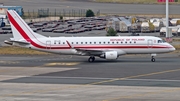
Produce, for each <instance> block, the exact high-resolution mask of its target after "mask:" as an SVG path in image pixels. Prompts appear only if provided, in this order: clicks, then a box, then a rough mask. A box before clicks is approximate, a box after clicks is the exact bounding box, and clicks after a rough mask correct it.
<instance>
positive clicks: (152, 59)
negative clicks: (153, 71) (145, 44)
mask: <svg viewBox="0 0 180 101" xmlns="http://www.w3.org/2000/svg"><path fill="white" fill-rule="evenodd" d="M155 56H156V54H151V62H155V61H156V59H155V58H154V57H155Z"/></svg>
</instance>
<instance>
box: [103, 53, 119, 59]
mask: <svg viewBox="0 0 180 101" xmlns="http://www.w3.org/2000/svg"><path fill="white" fill-rule="evenodd" d="M101 58H105V59H107V60H115V59H117V58H118V53H117V52H116V51H109V52H105V53H104V54H103V55H102V56H101Z"/></svg>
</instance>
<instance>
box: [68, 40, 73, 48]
mask: <svg viewBox="0 0 180 101" xmlns="http://www.w3.org/2000/svg"><path fill="white" fill-rule="evenodd" d="M66 42H67V44H68V46H69V47H70V48H74V47H72V46H71V44H70V43H69V42H68V41H67V40H66Z"/></svg>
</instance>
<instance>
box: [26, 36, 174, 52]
mask: <svg viewBox="0 0 180 101" xmlns="http://www.w3.org/2000/svg"><path fill="white" fill-rule="evenodd" d="M159 40H162V39H160V38H158V37H149V36H148V37H146V36H145V37H144V36H141V37H140V36H132V37H129V36H126V37H124V36H119V37H48V38H36V37H35V38H33V39H32V42H31V44H30V45H28V46H25V47H29V48H32V49H36V50H41V51H46V52H51V53H57V54H70V55H82V54H79V53H78V52H77V51H76V49H84V50H86V49H87V50H101V51H117V53H118V55H122V54H147V53H164V52H171V51H173V50H175V49H174V47H173V46H171V45H170V44H168V43H166V42H158V41H159ZM67 41H68V42H69V43H70V45H71V46H72V47H73V48H71V47H70V46H69V45H68V43H67ZM35 43H36V44H35ZM122 51H123V52H124V53H122Z"/></svg>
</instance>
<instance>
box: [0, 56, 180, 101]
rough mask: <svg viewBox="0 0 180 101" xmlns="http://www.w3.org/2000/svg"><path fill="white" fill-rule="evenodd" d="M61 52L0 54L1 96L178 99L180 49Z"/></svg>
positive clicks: (31, 100) (74, 100)
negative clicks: (114, 54) (94, 54)
mask: <svg viewBox="0 0 180 101" xmlns="http://www.w3.org/2000/svg"><path fill="white" fill-rule="evenodd" d="M87 59H88V57H80V56H63V55H59V56H58V55H44V56H42V55H39V56H34V55H1V56H0V89H1V92H0V100H2V101H4V100H5V101H15V100H17V101H50V100H51V101H59V100H60V101H82V100H83V101H84V100H86V101H121V100H122V101H139V100H143V101H144V100H146V101H178V100H179V98H180V97H179V96H178V95H179V93H180V88H179V87H180V76H179V74H180V67H179V66H180V54H179V53H169V54H159V55H158V56H157V57H156V62H151V61H150V55H126V56H121V57H120V58H119V59H118V60H115V61H107V60H104V59H98V58H97V59H96V61H95V62H94V63H89V62H87Z"/></svg>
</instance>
